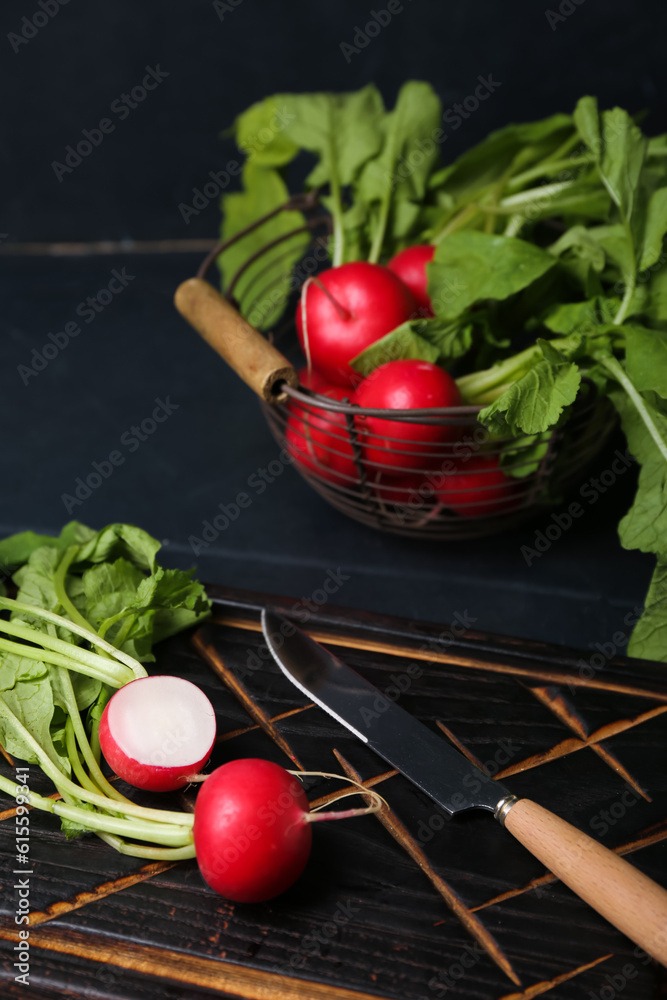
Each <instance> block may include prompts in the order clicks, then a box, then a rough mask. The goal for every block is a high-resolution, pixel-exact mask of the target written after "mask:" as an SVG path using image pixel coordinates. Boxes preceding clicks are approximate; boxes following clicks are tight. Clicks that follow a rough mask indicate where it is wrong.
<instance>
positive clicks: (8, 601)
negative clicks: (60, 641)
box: [0, 597, 148, 677]
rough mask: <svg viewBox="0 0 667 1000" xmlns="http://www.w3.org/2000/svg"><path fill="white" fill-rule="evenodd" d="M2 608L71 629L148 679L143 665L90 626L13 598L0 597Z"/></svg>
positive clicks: (0, 606) (138, 675) (135, 674)
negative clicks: (84, 625)
mask: <svg viewBox="0 0 667 1000" xmlns="http://www.w3.org/2000/svg"><path fill="white" fill-rule="evenodd" d="M0 608H8V609H9V610H10V611H22V612H23V613H25V614H28V615H32V616H34V617H35V618H43V619H44V620H45V621H47V622H52V623H53V624H54V625H60V626H61V627H62V628H66V629H69V631H70V632H74V633H75V634H76V635H79V636H81V637H82V638H83V639H87V640H88V642H89V643H91V645H93V646H97V648H98V649H101V650H103V651H104V652H105V653H110V654H111V655H112V656H113V658H114V659H116V660H119V661H120V662H121V663H123V664H125V666H126V667H129V668H130V670H131V671H132V673H133V674H134V676H135V677H147V676H148V674H147V673H146V670H145V669H144V668H143V667H142V665H141V664H140V663H139V662H138V661H137V660H135V659H134V657H132V656H130V655H129V654H128V653H123V652H122V650H120V649H116V647H115V646H113V645H112V644H111V643H110V642H107V641H106V640H105V639H101V638H100V636H99V635H97V633H96V632H92V631H91V630H90V628H88V626H86V627H85V628H84V627H83V626H82V625H79V624H78V623H77V622H73V621H70V620H69V618H63V617H62V615H57V614H55V612H54V611H47V610H46V608H40V607H38V606H37V605H36V604H24V603H23V602H22V601H15V600H14V599H13V598H11V597H0Z"/></svg>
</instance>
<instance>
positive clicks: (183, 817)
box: [0, 695, 194, 835]
mask: <svg viewBox="0 0 667 1000" xmlns="http://www.w3.org/2000/svg"><path fill="white" fill-rule="evenodd" d="M0 715H3V716H4V717H5V719H6V720H7V721H8V722H9V724H10V726H11V727H12V729H13V730H14V732H15V733H16V734H17V735H18V736H20V737H21V739H22V740H24V741H25V743H26V744H27V745H28V746H29V747H30V749H31V750H32V751H33V753H34V754H35V756H36V757H37V760H38V762H39V765H40V767H41V768H42V770H43V771H44V773H45V774H46V776H47V777H48V778H50V779H51V781H52V782H53V784H54V785H55V786H56V788H57V789H58V791H59V792H63V791H67V792H69V793H70V794H71V795H74V796H76V798H78V799H82V800H83V801H84V802H90V803H91V805H96V806H99V807H100V808H101V809H107V810H111V811H113V812H117V813H123V814H124V815H126V816H136V817H137V818H138V819H142V820H146V821H150V822H154V823H159V824H164V826H165V828H166V829H169V830H172V831H175V830H177V831H179V833H180V834H181V835H182V834H184V833H185V832H187V829H188V828H189V827H191V826H192V825H193V823H194V818H193V816H192V815H191V814H190V813H176V812H167V811H166V810H162V809H147V808H144V807H143V806H137V805H135V804H134V803H124V802H123V803H121V802H118V801H115V800H113V799H108V798H106V796H104V795H98V794H97V793H95V792H89V791H88V790H87V789H85V788H79V786H78V785H75V784H74V782H73V781H70V779H69V778H67V777H66V776H64V775H63V774H62V773H61V772H60V771H59V770H58V768H57V767H56V766H55V764H54V763H53V761H52V760H51V758H50V757H49V756H48V754H47V753H46V751H45V750H44V749H43V747H41V746H40V744H39V743H38V742H37V740H36V739H35V738H34V736H33V735H32V733H31V732H30V731H29V730H28V729H26V727H25V726H24V725H23V723H22V722H21V721H20V720H19V719H17V717H16V716H15V715H14V713H13V712H12V710H11V709H10V707H9V705H8V704H7V702H6V701H5V699H4V698H3V697H2V695H0Z"/></svg>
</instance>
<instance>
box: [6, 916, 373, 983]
mask: <svg viewBox="0 0 667 1000" xmlns="http://www.w3.org/2000/svg"><path fill="white" fill-rule="evenodd" d="M18 935H19V932H18V928H15V927H11V926H8V925H5V924H0V939H2V940H4V941H9V942H12V943H15V942H17V941H18V940H19V936H18ZM30 947H31V948H34V949H37V950H38V949H45V950H47V951H52V952H58V954H60V955H63V956H65V955H74V956H77V957H78V958H85V959H87V960H88V961H90V962H93V963H96V964H99V963H102V964H104V965H110V966H115V967H117V968H120V969H129V970H132V971H134V972H139V973H142V974H143V975H148V976H154V977H155V978H156V979H157V980H164V979H170V980H173V981H175V982H178V983H185V984H187V985H189V986H197V987H201V988H203V989H208V990H211V991H212V992H213V993H222V994H225V993H232V994H236V995H238V996H241V997H243V998H244V1000H377V996H373V995H372V994H370V993H365V992H362V991H359V990H350V989H345V988H343V987H340V986H332V985H330V984H328V983H316V982H312V981H308V980H305V979H297V978H295V977H293V976H284V975H280V974H278V973H271V972H262V971H260V970H258V969H252V968H249V967H248V966H244V965H238V964H236V963H232V962H224V961H219V960H216V959H213V958H203V957H200V956H197V955H189V954H187V952H181V951H174V950H172V949H170V948H156V947H152V946H151V945H143V944H137V943H136V942H134V941H129V940H127V939H124V940H123V942H122V946H119V942H118V941H117V940H113V939H112V940H109V939H106V938H105V937H103V936H102V935H97V934H84V933H81V932H79V931H72V930H61V929H60V928H55V927H42V928H39V929H38V930H36V931H34V932H31V934H30ZM157 985H158V984H157V983H156V986H157Z"/></svg>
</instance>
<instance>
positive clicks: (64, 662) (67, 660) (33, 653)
mask: <svg viewBox="0 0 667 1000" xmlns="http://www.w3.org/2000/svg"><path fill="white" fill-rule="evenodd" d="M3 624H5V623H4V622H3ZM0 649H4V650H5V652H7V653H13V654H14V655H15V656H24V657H26V659H28V660H38V661H39V662H41V663H53V664H55V666H57V667H67V669H68V670H74V671H75V672H76V673H79V674H85V676H86V677H92V678H93V679H94V680H96V681H102V682H103V683H105V684H111V685H112V687H116V688H119V687H122V686H123V685H124V684H126V683H127V681H128V680H131V679H132V678H127V677H123V678H122V679H118V678H113V679H112V678H111V676H110V674H109V670H108V669H107V670H106V671H105V672H104V673H102V672H101V671H100V670H97V669H95V668H94V667H89V666H86V665H85V664H83V663H81V662H80V661H79V660H75V659H73V658H72V657H71V656H63V655H62V654H61V653H55V652H53V651H51V650H49V649H37V647H36V646H26V645H25V643H23V642H11V641H10V640H9V639H0ZM108 662H109V661H108V660H105V663H108Z"/></svg>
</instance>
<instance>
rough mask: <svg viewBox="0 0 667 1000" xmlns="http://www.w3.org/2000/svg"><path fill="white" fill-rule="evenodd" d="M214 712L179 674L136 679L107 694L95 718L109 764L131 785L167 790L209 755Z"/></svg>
mask: <svg viewBox="0 0 667 1000" xmlns="http://www.w3.org/2000/svg"><path fill="white" fill-rule="evenodd" d="M215 732H216V726H215V712H214V711H213V706H212V705H211V702H210V701H209V700H208V698H207V697H206V695H205V694H204V692H203V691H201V690H200V689H199V688H198V687H197V686H196V685H195V684H192V683H191V681H186V680H184V679H183V678H182V677H161V676H153V677H139V678H138V679H137V680H134V681H130V683H129V684H125V685H124V687H122V688H120V689H119V690H118V691H116V693H115V694H114V695H113V697H112V698H111V700H110V701H109V704H108V705H107V706H106V708H105V709H104V712H103V714H102V718H101V719H100V747H101V749H102V753H103V754H104V759H105V760H106V762H107V764H108V765H109V767H111V768H113V770H114V771H115V772H116V774H117V775H118V776H119V777H120V778H122V779H123V780H124V781H127V782H128V783H129V784H130V785H134V786H135V787H136V788H144V789H146V790H147V791H150V792H167V791H171V790H173V789H174V788H182V787H183V786H184V785H187V783H188V781H189V780H190V778H191V777H192V776H194V775H196V774H197V772H198V771H199V769H200V768H201V767H203V766H204V764H205V763H206V761H207V760H208V758H209V757H210V755H211V750H212V749H213V743H214V742H215Z"/></svg>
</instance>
